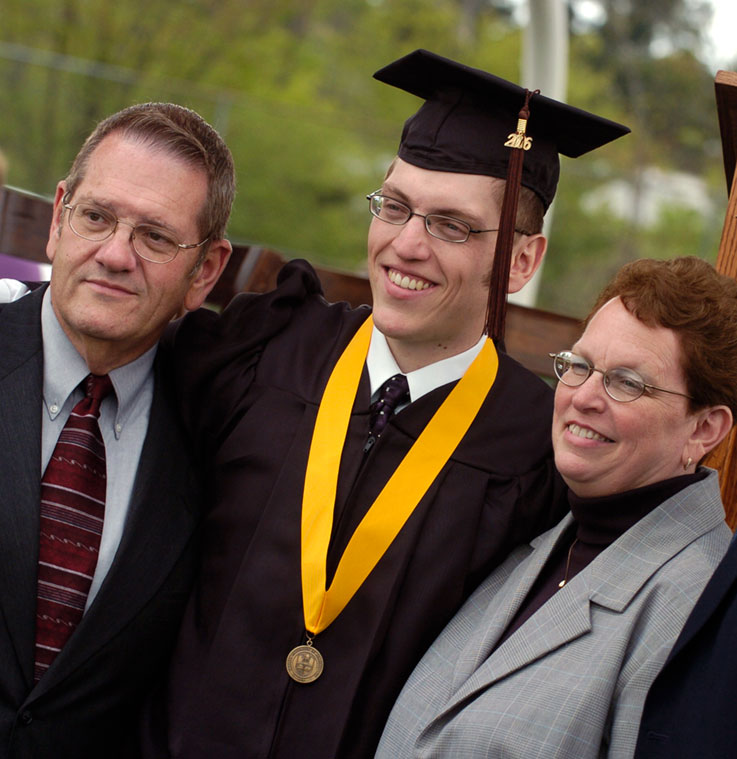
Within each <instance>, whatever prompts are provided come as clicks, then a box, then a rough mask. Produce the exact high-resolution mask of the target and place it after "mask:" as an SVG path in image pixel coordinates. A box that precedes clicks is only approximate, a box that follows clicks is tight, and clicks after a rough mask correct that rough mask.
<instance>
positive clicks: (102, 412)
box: [0, 104, 234, 759]
mask: <svg viewBox="0 0 737 759" xmlns="http://www.w3.org/2000/svg"><path fill="white" fill-rule="evenodd" d="M233 193H234V173H233V164H232V158H231V156H230V152H229V150H228V148H227V147H226V146H225V144H224V143H223V141H222V140H221V139H220V137H219V136H218V135H217V133H216V132H215V131H214V130H213V129H212V128H211V127H210V126H209V125H208V124H206V123H205V122H204V121H203V120H202V119H201V118H200V117H199V116H198V115H197V114H195V113H194V112H192V111H190V110H188V109H185V108H182V107H180V106H176V105H169V104H146V105H139V106H134V107H131V108H128V109H126V110H124V111H122V112H120V113H117V114H115V115H113V116H111V117H109V118H108V119H106V120H105V121H103V122H101V123H100V124H99V125H98V127H97V128H96V129H95V131H94V132H93V133H92V135H91V136H90V137H89V138H88V139H87V141H86V142H85V144H84V146H83V148H82V149H81V151H80V153H79V154H78V155H77V158H76V160H75V162H74V164H73V166H72V169H71V172H70V174H69V176H68V177H67V178H66V179H65V180H64V181H62V182H60V183H59V184H58V186H57V190H56V197H55V201H54V213H53V220H52V224H51V231H50V235H49V240H48V245H47V253H48V257H49V259H50V260H51V262H52V275H51V282H50V284H49V286H48V287H43V288H40V289H38V290H35V291H34V292H33V293H31V294H30V295H28V296H26V297H24V298H21V299H20V300H18V301H16V302H14V303H9V304H6V305H2V306H0V503H1V504H2V508H0V578H2V579H1V580H0V619H2V624H0V757H12V758H13V759H15V758H16V757H18V758H19V759H20V758H21V757H23V758H26V757H27V758H28V759H31V757H33V759H86V758H88V757H89V758H90V759H91V758H92V757H95V759H99V757H117V756H120V757H129V756H131V755H132V754H131V751H130V750H129V748H128V741H129V739H130V738H131V736H132V734H133V732H134V725H135V720H136V714H137V712H138V710H139V707H140V704H141V701H142V699H143V696H144V694H145V691H146V690H147V688H148V687H149V686H150V683H151V680H152V678H153V677H155V675H156V673H157V672H158V671H159V670H160V668H161V667H162V666H163V664H164V662H165V661H166V657H167V656H168V653H169V650H170V645H171V642H172V637H173V635H174V633H175V631H176V627H177V624H178V622H179V618H180V613H181V611H182V607H183V601H184V598H185V597H186V594H187V591H188V588H189V585H190V582H191V578H192V574H193V559H194V551H193V548H194V539H193V536H194V530H195V526H196V524H197V522H198V517H199V503H198V501H199V498H198V496H199V484H198V479H197V477H196V476H195V471H196V467H195V466H194V463H193V461H192V458H191V456H190V454H189V451H188V449H187V446H185V444H184V441H183V438H182V435H181V434H180V429H179V426H178V422H177V418H176V415H175V414H174V413H173V410H172V407H171V403H170V390H171V387H170V385H171V380H170V377H169V374H170V370H169V367H168V365H167V362H166V360H165V357H164V356H161V355H157V350H156V349H157V342H158V339H159V337H160V335H161V333H162V331H163V329H164V327H165V326H166V325H167V324H168V323H169V321H170V320H171V318H172V317H173V316H175V315H177V314H179V313H181V312H182V311H183V310H184V309H193V308H197V307H199V306H200V305H201V304H202V302H203V301H204V299H205V297H206V295H207V294H208V292H209V291H210V289H211V288H212V286H213V284H214V283H215V281H216V279H217V277H218V276H219V274H220V272H221V271H222V269H223V267H224V265H225V264H226V262H227V260H228V257H229V255H230V244H229V243H228V242H227V241H225V240H224V239H223V235H224V233H225V226H226V224H227V220H228V217H229V214H230V207H231V204H232V199H233Z"/></svg>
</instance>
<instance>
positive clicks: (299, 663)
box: [287, 644, 324, 683]
mask: <svg viewBox="0 0 737 759" xmlns="http://www.w3.org/2000/svg"><path fill="white" fill-rule="evenodd" d="M323 667H324V662H323V659H322V654H321V653H320V652H319V651H318V650H317V649H316V648H315V647H314V646H313V645H311V644H309V645H305V646H297V647H296V648H293V649H292V650H291V651H290V652H289V655H288V656H287V673H288V674H289V677H291V678H292V680H295V681H296V682H298V683H312V682H314V681H315V680H317V678H318V677H320V675H321V674H322V670H323Z"/></svg>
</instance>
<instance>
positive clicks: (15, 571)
mask: <svg viewBox="0 0 737 759" xmlns="http://www.w3.org/2000/svg"><path fill="white" fill-rule="evenodd" d="M44 291H45V288H41V289H40V290H37V291H35V292H34V293H33V294H31V295H28V296H26V297H24V298H22V299H21V300H19V301H18V302H16V303H12V304H8V305H5V306H3V307H2V309H1V310H0V320H2V329H0V398H2V403H0V451H2V455H1V456H0V509H1V517H0V519H1V520H2V521H1V524H2V531H3V535H2V541H1V543H0V545H2V550H0V577H2V583H0V610H1V611H0V613H1V614H2V616H3V617H4V618H5V624H6V626H7V629H8V631H9V635H10V639H11V645H12V646H13V647H14V649H15V654H16V658H17V661H18V662H19V664H20V668H21V670H22V672H23V678H24V681H25V683H26V686H27V687H29V686H30V684H31V682H32V678H33V646H34V638H35V620H36V573H37V572H36V570H37V562H38V530H39V508H40V499H41V413H42V408H41V398H42V391H43V347H42V341H41V302H42V298H43V292H44Z"/></svg>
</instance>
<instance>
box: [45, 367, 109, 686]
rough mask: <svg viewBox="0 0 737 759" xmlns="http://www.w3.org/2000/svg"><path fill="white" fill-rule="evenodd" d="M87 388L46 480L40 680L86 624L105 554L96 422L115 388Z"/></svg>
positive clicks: (102, 469)
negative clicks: (86, 611)
mask: <svg viewBox="0 0 737 759" xmlns="http://www.w3.org/2000/svg"><path fill="white" fill-rule="evenodd" d="M84 387H85V397H84V398H83V399H82V400H81V401H80V402H79V403H78V404H77V405H76V406H75V407H74V408H73V409H72V413H71V415H70V416H69V419H68V420H67V423H66V424H65V425H64V429H62V431H61V435H59V440H58V441H57V443H56V447H55V448H54V453H53V454H52V456H51V459H50V460H49V463H48V466H47V467H46V472H44V476H43V478H42V480H41V534H40V541H39V555H38V598H37V605H36V661H35V671H34V678H35V680H36V681H38V680H40V679H41V676H42V675H43V674H44V672H46V670H47V669H48V668H49V666H50V664H51V662H52V661H53V660H54V659H55V658H56V655H57V654H58V653H59V651H61V649H62V647H63V646H64V644H65V643H66V642H67V640H68V638H69V636H70V635H71V634H72V633H73V632H74V629H75V628H76V627H77V625H78V624H79V622H80V620H81V619H82V615H83V614H84V607H85V604H86V602H87V594H88V593H89V590H90V585H91V584H92V576H93V575H94V573H95V566H96V565H97V555H98V552H99V549H100V536H101V534H102V522H103V517H104V515H105V487H106V472H107V470H106V466H105V444H104V442H103V440H102V435H101V434H100V427H99V425H98V423H97V419H98V417H99V415H100V404H101V403H102V399H103V398H104V397H105V396H106V395H107V394H108V393H109V392H110V391H111V390H112V387H113V386H112V383H111V381H110V377H108V376H107V375H106V374H105V375H103V376H97V375H94V374H90V375H88V376H87V378H86V379H85V383H84Z"/></svg>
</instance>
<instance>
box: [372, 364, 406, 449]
mask: <svg viewBox="0 0 737 759" xmlns="http://www.w3.org/2000/svg"><path fill="white" fill-rule="evenodd" d="M405 400H409V385H408V384H407V378H406V377H405V376H404V375H403V374H395V375H394V376H393V377H390V378H389V379H388V380H387V381H386V382H385V383H384V386H383V387H382V388H381V394H380V395H379V400H378V401H376V403H372V404H371V409H370V422H369V437H370V438H378V437H380V436H381V433H382V432H383V431H384V427H386V425H387V423H388V422H389V417H390V416H391V415H392V414H393V413H394V409H395V408H396V407H397V406H398V405H400V404H401V403H402V402H403V401H405Z"/></svg>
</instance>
